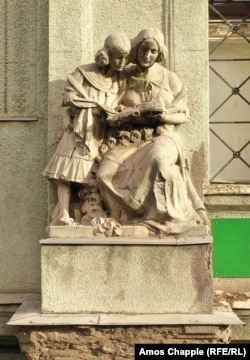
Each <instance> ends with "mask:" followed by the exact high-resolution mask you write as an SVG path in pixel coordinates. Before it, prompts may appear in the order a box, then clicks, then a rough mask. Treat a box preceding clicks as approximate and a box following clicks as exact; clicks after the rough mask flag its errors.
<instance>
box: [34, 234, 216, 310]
mask: <svg viewBox="0 0 250 360" xmlns="http://www.w3.org/2000/svg"><path fill="white" fill-rule="evenodd" d="M211 242H212V239H211V237H209V236H204V237H197V238H161V239H155V238H152V239H149V238H146V239H145V238H133V239H131V238H130V239H127V238H97V237H93V238H84V239H73V238H70V239H69V238H64V239H59V238H57V239H52V238H50V239H46V240H41V265H42V312H43V313H58V314H60V313H86V312H88V313H96V312H101V313H110V312H111V313H130V314H138V313H139V314H160V313H169V314H170V313H190V314H192V313H200V314H201V313H211V312H212V306H213V305H212V304H213V300H212V269H211V261H210V259H211Z"/></svg>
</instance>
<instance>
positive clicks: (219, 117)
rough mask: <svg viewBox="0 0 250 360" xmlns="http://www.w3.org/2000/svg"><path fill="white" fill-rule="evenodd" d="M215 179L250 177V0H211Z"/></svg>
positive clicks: (241, 181)
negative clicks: (249, 0)
mask: <svg viewBox="0 0 250 360" xmlns="http://www.w3.org/2000/svg"><path fill="white" fill-rule="evenodd" d="M209 17H210V24H209V39H210V41H209V44H210V52H209V54H210V58H209V62H210V66H209V68H210V116H209V129H210V183H239V184H247V183H250V2H248V1H237V0H235V1H228V0H225V1H210V2H209Z"/></svg>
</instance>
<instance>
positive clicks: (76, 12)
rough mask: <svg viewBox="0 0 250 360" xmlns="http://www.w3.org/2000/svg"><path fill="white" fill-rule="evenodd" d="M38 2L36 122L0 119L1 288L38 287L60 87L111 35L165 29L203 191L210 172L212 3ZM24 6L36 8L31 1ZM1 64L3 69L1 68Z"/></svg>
mask: <svg viewBox="0 0 250 360" xmlns="http://www.w3.org/2000/svg"><path fill="white" fill-rule="evenodd" d="M35 3H36V4H37V5H36V6H37V8H36V11H34V14H33V15H34V18H32V17H31V18H29V19H27V21H26V24H27V27H28V28H29V27H30V26H31V28H32V32H36V38H37V41H38V47H37V61H38V67H37V70H36V74H34V76H37V77H38V81H37V82H36V84H37V88H36V89H35V91H37V102H36V104H37V111H38V113H39V116H40V117H39V121H38V122H34V123H16V122H15V123H9V122H8V123H3V122H1V123H0V126H1V132H0V146H1V165H2V166H1V180H2V186H1V189H0V201H1V203H2V204H4V205H3V206H1V210H0V211H1V213H0V216H1V225H2V226H1V230H0V231H1V235H0V248H1V252H0V268H1V273H0V283H1V289H0V291H1V292H26V291H30V292H31V291H40V249H39V244H38V241H39V239H41V238H43V237H44V236H45V227H46V225H47V224H48V221H49V216H50V215H51V211H52V209H53V207H54V205H55V202H56V191H55V190H56V189H55V187H54V185H53V184H49V186H48V192H47V181H46V180H45V179H43V178H42V176H41V172H42V170H43V167H44V166H45V164H46V162H47V160H48V159H49V157H50V156H51V154H52V153H53V151H54V150H55V146H56V137H57V134H58V132H59V131H60V129H61V126H62V112H61V108H60V105H61V97H62V93H63V85H64V82H65V79H66V75H67V74H68V73H69V72H71V71H73V70H74V69H75V67H76V66H78V65H81V64H83V63H88V62H92V61H93V58H94V54H95V52H96V50H97V49H99V48H100V47H101V46H102V43H103V40H104V39H105V37H106V36H107V35H108V34H109V33H111V32H113V31H116V30H120V31H125V32H126V33H127V34H128V36H129V37H134V36H135V35H136V34H137V33H138V32H139V30H141V29H142V28H145V27H148V26H154V27H157V28H159V29H161V30H162V31H163V33H164V34H165V37H166V43H167V44H168V47H169V52H170V55H169V60H168V63H167V65H168V66H169V67H170V69H172V70H174V71H176V72H177V73H178V74H179V76H180V77H181V79H182V80H183V82H184V84H186V87H187V89H188V94H189V107H190V109H191V120H192V121H191V122H190V124H187V125H183V127H182V128H181V130H180V131H181V133H182V134H183V140H184V143H185V148H186V152H187V157H188V159H189V163H190V168H191V175H192V177H193V180H194V182H195V185H196V186H197V188H198V190H199V191H201V188H202V182H203V179H206V176H207V174H206V171H207V170H206V169H207V146H208V123H207V121H208V120H207V119H208V108H207V98H208V74H207V0H202V1H196V0H187V1H182V0H175V1H173V0H134V1H130V0H124V1H120V0H92V1H90V0H75V1H74V2H72V0H53V1H45V0H44V1H39V2H35ZM27 4H30V5H32V0H29V1H28V2H27ZM47 6H48V8H47ZM10 18H11V14H10ZM12 20H13V19H12ZM47 21H48V23H49V26H48V24H47ZM47 32H48V33H47ZM47 35H48V36H47ZM8 41H9V43H8V46H9V47H11V46H13V44H12V40H11V39H9V40H8ZM26 45H27V44H26ZM47 57H48V62H47ZM0 69H1V71H3V70H4V69H3V66H2V67H1V68H0ZM26 86H29V84H26ZM30 91H33V89H30ZM47 196H48V199H47Z"/></svg>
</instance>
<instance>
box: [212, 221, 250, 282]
mask: <svg viewBox="0 0 250 360" xmlns="http://www.w3.org/2000/svg"><path fill="white" fill-rule="evenodd" d="M212 235H213V275H214V277H235V278H237V277H250V219H238V218H237V219H235V218H233V219H232V218H227V219H213V220H212Z"/></svg>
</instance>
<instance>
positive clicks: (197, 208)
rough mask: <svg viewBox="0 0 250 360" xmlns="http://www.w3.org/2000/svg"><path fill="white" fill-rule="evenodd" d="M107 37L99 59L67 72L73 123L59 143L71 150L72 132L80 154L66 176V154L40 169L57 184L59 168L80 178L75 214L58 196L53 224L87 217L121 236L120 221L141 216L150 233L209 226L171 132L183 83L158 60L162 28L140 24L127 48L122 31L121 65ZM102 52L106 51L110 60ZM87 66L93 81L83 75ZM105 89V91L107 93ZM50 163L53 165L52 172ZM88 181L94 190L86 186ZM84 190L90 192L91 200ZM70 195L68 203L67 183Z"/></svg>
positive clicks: (180, 118)
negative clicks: (63, 158) (69, 210)
mask: <svg viewBox="0 0 250 360" xmlns="http://www.w3.org/2000/svg"><path fill="white" fill-rule="evenodd" d="M111 38H112V41H113V42H112V41H111V42H112V46H113V47H112V46H111V47H109V45H108V43H109V42H108V40H106V42H105V46H104V48H105V49H106V50H105V51H104V50H101V51H99V52H98V53H97V57H96V59H99V60H97V62H98V61H99V63H100V62H104V63H105V66H104V67H101V68H100V67H98V65H96V64H94V65H93V64H92V65H87V66H86V65H85V66H82V67H80V68H78V69H77V71H76V73H74V74H73V75H70V76H69V77H68V85H67V86H66V92H65V96H64V104H65V105H70V106H69V108H68V109H67V111H66V115H67V117H69V118H70V124H71V128H70V129H69V130H68V128H67V127H66V128H65V135H64V136H65V138H67V139H65V141H67V145H66V144H65V141H64V140H61V141H62V143H61V145H60V143H59V146H58V148H60V146H61V148H62V151H65V149H69V150H71V151H72V148H73V146H71V141H72V134H73V135H74V146H77V147H79V149H81V154H83V156H85V157H86V159H85V158H84V159H85V160H84V161H81V162H80V165H79V161H75V162H72V161H71V160H70V166H69V176H68V174H65V170H64V169H65V161H64V162H63V171H61V162H60V161H59V160H60V159H59V160H58V155H54V157H52V162H50V164H49V165H48V166H47V168H46V169H47V170H45V172H44V175H45V176H47V177H49V178H56V179H58V180H59V183H58V184H59V187H60V186H65V181H64V179H63V181H62V176H64V174H65V180H67V181H73V182H76V183H79V184H81V188H80V189H79V191H78V193H77V194H79V196H78V201H76V203H78V205H75V207H74V206H73V207H72V206H71V207H72V208H74V209H75V210H74V209H73V210H74V211H73V213H75V214H77V210H76V209H78V216H76V215H75V216H74V215H73V217H72V216H69V214H68V212H67V211H65V207H64V208H63V206H62V207H60V200H59V205H58V209H57V210H58V213H57V215H56V216H55V219H54V220H53V221H52V224H58V220H59V223H64V224H71V223H73V222H75V223H82V224H85V225H89V224H92V225H93V226H94V229H95V233H96V234H97V233H100V232H102V233H105V234H106V236H119V235H120V234H121V230H120V226H121V225H139V224H140V225H144V226H146V227H147V228H148V229H149V230H150V232H151V233H152V234H163V235H173V234H175V235H180V234H183V233H185V232H186V231H188V230H189V229H195V228H197V227H202V231H203V232H204V234H207V232H208V226H209V219H208V217H207V214H206V210H205V207H204V205H203V202H202V200H201V199H200V197H199V196H198V194H197V192H196V190H195V188H194V186H193V183H192V181H191V179H190V176H189V173H188V170H187V168H186V159H185V155H184V152H183V149H182V145H181V140H180V138H179V136H178V133H177V130H178V127H179V125H180V124H183V123H186V122H187V121H189V109H188V107H187V96H186V91H185V87H184V85H183V84H182V82H181V80H180V79H179V77H178V76H177V74H176V73H174V72H172V71H169V70H167V69H166V68H165V67H164V66H162V65H161V64H160V63H161V62H162V61H163V60H164V59H165V58H166V56H167V49H166V46H165V44H164V37H163V34H162V33H161V32H160V31H159V30H158V29H155V28H147V29H144V30H142V31H141V32H140V33H139V34H138V35H137V36H136V37H135V38H134V39H132V40H131V52H130V43H129V44H128V41H127V38H125V37H124V35H122V36H120V35H119V36H118V38H119V41H118V43H119V45H118V48H119V50H118V53H119V56H120V57H118V58H119V59H122V61H121V64H120V67H119V68H117V67H115V66H113V63H115V59H116V58H115V56H114V58H112V54H113V52H114V53H115V54H117V51H114V48H115V46H116V45H114V44H115V39H117V37H115V36H114V37H111ZM108 39H109V38H108ZM111 48H112V49H113V50H112V51H113V52H112V51H111ZM129 52H130V54H129V60H128V65H126V66H125V59H126V57H127V56H128V53H129ZM107 55H108V56H109V58H110V59H112V61H111V60H109V65H106V63H107V61H106V60H105V59H106V57H107ZM116 56H117V55H116ZM117 62H118V61H117ZM107 66H108V68H109V69H110V70H108V71H107V69H106V67H107ZM93 69H94V70H93ZM97 69H98V70H97ZM100 69H101V70H100ZM104 69H105V70H104ZM93 71H94V74H95V82H97V83H98V86H97V88H96V84H95V83H93V81H92V80H91V78H90V76H89V72H90V73H91V74H92V73H93ZM109 71H110V72H111V73H112V75H113V74H114V71H115V80H113V81H112V79H113V78H112V77H111V75H109V76H110V77H106V74H107V73H108V72H109ZM117 71H118V72H119V75H117ZM87 74H88V75H87ZM97 74H98V76H97ZM104 74H105V76H104ZM97 78H98V79H99V78H101V79H102V80H98V79H97ZM83 79H84V81H85V82H86V79H87V81H89V84H88V89H87V90H85V88H84V91H83V87H82V86H80V87H79V83H80V84H81V85H82V82H83ZM103 79H104V80H103ZM107 79H108V80H109V82H108V86H107V85H106V82H107ZM79 80H80V81H79ZM99 81H100V83H99ZM86 93H87V94H86ZM105 93H108V95H109V96H108V97H106V98H105ZM104 98H105V99H106V100H104ZM86 119H88V120H86ZM100 124H101V125H100ZM72 129H73V130H72ZM76 139H77V140H76ZM92 149H94V150H92ZM97 150H98V151H97ZM57 153H58V150H57V152H56V154H57ZM68 156H70V155H68ZM67 161H69V160H67ZM67 166H68V164H67V165H66V168H67ZM74 166H76V169H75V168H74ZM51 168H54V169H56V171H57V170H58V173H55V172H53V173H52V175H51V173H50V169H51ZM58 174H59V176H57V175H58ZM60 184H61V185H60ZM91 186H92V188H93V187H94V190H95V191H91V190H90V189H89V187H90V188H91ZM59 187H58V197H59V194H60V188H59ZM67 187H68V182H67ZM90 193H92V195H93V194H94V196H92V200H90V198H91V197H90ZM70 195H71V200H72V201H71V202H72V205H73V204H74V200H73V193H72V192H71V193H70V191H69V187H68V192H67V196H68V197H69V196H70ZM79 197H80V199H81V200H82V203H81V206H79ZM94 199H95V201H94ZM93 201H94V202H95V204H93ZM93 206H94V207H93ZM80 207H81V211H80V215H79V208H80ZM111 229H113V230H111Z"/></svg>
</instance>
